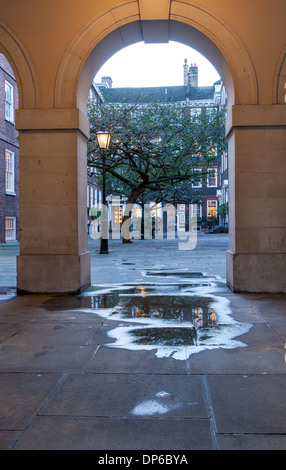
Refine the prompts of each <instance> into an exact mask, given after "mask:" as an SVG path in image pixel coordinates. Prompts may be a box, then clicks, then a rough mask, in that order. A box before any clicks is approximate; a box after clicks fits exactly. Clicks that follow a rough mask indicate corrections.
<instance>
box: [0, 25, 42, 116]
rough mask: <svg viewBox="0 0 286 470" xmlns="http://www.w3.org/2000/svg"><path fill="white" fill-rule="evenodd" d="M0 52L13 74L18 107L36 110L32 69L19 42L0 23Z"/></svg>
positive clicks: (36, 97)
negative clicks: (15, 82) (17, 94)
mask: <svg viewBox="0 0 286 470" xmlns="http://www.w3.org/2000/svg"><path fill="white" fill-rule="evenodd" d="M0 52H2V53H3V54H4V55H5V57H6V59H7V60H8V62H9V64H10V65H11V67H12V69H13V72H14V74H15V78H16V81H17V88H18V93H19V107H20V108H30V109H33V108H36V107H37V104H38V85H37V79H36V73H35V70H34V67H33V65H32V62H31V60H30V58H29V57H28V54H27V51H26V50H25V48H24V46H23V44H21V41H20V40H19V39H18V38H17V37H16V36H15V34H14V33H13V32H12V31H11V30H10V29H9V28H8V26H6V25H4V24H2V23H0Z"/></svg>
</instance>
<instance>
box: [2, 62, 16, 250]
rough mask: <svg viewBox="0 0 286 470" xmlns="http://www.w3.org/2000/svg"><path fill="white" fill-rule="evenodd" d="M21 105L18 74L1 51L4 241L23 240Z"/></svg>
mask: <svg viewBox="0 0 286 470" xmlns="http://www.w3.org/2000/svg"><path fill="white" fill-rule="evenodd" d="M17 107H18V91H17V84H16V80H15V76H14V73H13V71H12V69H11V67H10V64H9V63H8V61H7V60H6V58H5V56H4V55H3V54H0V243H5V242H10V241H13V240H19V144H18V133H17V131H16V130H15V109H16V108H17Z"/></svg>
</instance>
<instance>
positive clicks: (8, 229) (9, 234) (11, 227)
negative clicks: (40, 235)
mask: <svg viewBox="0 0 286 470" xmlns="http://www.w3.org/2000/svg"><path fill="white" fill-rule="evenodd" d="M15 239H16V219H15V217H6V219H5V240H15Z"/></svg>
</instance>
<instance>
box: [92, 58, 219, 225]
mask: <svg viewBox="0 0 286 470" xmlns="http://www.w3.org/2000/svg"><path fill="white" fill-rule="evenodd" d="M198 75H199V69H198V66H197V65H196V64H191V65H190V66H189V65H188V63H187V59H186V60H185V62H184V64H183V85H181V86H180V85H179V86H162V87H140V88H133V87H128V88H114V87H113V86H112V79H111V77H106V76H105V77H102V79H101V80H102V82H101V83H96V86H97V88H98V89H99V90H100V92H101V94H102V96H103V99H104V101H105V102H108V103H112V104H118V105H119V106H120V104H122V103H133V102H137V103H142V104H143V103H148V102H152V101H154V100H155V101H159V102H160V101H162V102H165V103H166V102H167V103H181V104H182V105H183V106H185V105H187V107H188V108H189V109H190V112H191V113H200V112H208V109H210V110H212V109H213V108H216V109H219V108H220V107H221V106H226V105H227V97H226V94H225V88H224V85H223V83H222V81H221V80H218V81H217V82H216V83H214V84H213V86H199V85H198ZM207 170H208V172H209V175H208V177H207V179H206V180H205V179H202V181H199V182H198V183H197V184H195V185H192V188H193V190H194V193H195V194H196V195H198V198H199V202H197V217H198V219H197V220H198V229H199V230H206V229H208V228H210V227H213V226H215V225H227V221H228V218H227V215H226V216H225V217H223V218H222V217H220V216H219V210H218V208H219V205H220V204H225V203H227V201H228V193H227V183H228V180H227V178H228V169H227V156H226V155H218V157H217V163H216V164H213V165H212V167H211V168H208V169H207ZM198 171H202V169H201V168H198ZM193 215H195V214H193Z"/></svg>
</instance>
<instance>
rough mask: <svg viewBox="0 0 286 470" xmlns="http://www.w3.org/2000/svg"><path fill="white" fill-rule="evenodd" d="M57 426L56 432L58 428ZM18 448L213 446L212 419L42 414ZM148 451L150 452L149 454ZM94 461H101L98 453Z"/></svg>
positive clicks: (166, 448) (162, 448)
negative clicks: (123, 417)
mask: <svg viewBox="0 0 286 470" xmlns="http://www.w3.org/2000/svg"><path fill="white" fill-rule="evenodd" d="M55 430H56V432H55ZM14 448H15V449H16V450H103V451H105V452H106V449H108V451H114V450H123V451H125V452H124V455H128V454H127V453H126V451H128V450H138V449H140V450H146V451H153V450H154V451H158V450H160V451H162V450H167V451H171V450H183V451H184V450H186V449H187V450H212V449H214V444H213V440H212V431H211V426H210V423H209V421H207V420H198V419H169V420H168V419H157V420H155V419H114V418H88V417H87V418H84V419H81V418H74V417H65V416H64V417H63V416H55V417H50V416H39V417H37V419H35V420H34V421H33V423H32V424H31V426H30V427H29V429H28V430H27V431H26V432H25V434H24V435H23V437H22V438H21V439H20V440H19V441H18V443H17V444H16V446H15V447H14ZM147 455H148V454H147ZM93 457H94V460H93V463H94V464H97V461H96V455H95V456H93Z"/></svg>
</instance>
